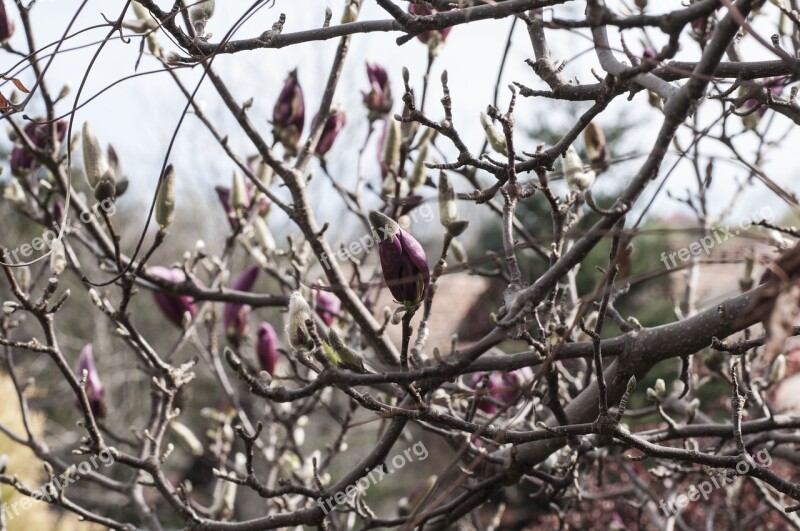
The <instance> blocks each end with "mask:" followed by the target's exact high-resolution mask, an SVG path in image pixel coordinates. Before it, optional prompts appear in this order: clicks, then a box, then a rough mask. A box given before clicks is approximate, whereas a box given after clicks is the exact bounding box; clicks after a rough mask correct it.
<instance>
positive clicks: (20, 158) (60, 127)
mask: <svg viewBox="0 0 800 531" xmlns="http://www.w3.org/2000/svg"><path fill="white" fill-rule="evenodd" d="M68 125H69V124H68V123H67V121H66V120H59V121H57V122H56V124H55V128H56V140H58V141H59V142H61V141H62V140H64V136H65V135H66V134H67V127H68ZM25 136H26V137H27V138H28V140H29V141H30V143H31V144H32V145H33V147H34V148H36V149H44V148H45V147H47V139H48V126H47V124H44V123H29V124H28V125H26V126H25ZM8 163H9V165H10V166H11V173H13V174H14V175H21V174H24V173H26V172H27V171H29V170H32V169H34V168H36V167H37V166H38V164H39V163H38V162H37V161H36V159H35V158H34V156H33V154H32V153H31V152H30V151H28V149H27V146H25V144H24V143H22V142H21V141H20V142H15V143H14V148H13V149H12V150H11V155H10V156H9V160H8Z"/></svg>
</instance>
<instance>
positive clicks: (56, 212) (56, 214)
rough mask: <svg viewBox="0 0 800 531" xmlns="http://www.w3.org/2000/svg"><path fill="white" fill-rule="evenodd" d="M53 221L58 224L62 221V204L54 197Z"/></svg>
mask: <svg viewBox="0 0 800 531" xmlns="http://www.w3.org/2000/svg"><path fill="white" fill-rule="evenodd" d="M53 221H55V222H56V223H58V224H61V222H62V221H64V204H63V203H62V202H61V200H60V199H56V200H55V201H54V202H53Z"/></svg>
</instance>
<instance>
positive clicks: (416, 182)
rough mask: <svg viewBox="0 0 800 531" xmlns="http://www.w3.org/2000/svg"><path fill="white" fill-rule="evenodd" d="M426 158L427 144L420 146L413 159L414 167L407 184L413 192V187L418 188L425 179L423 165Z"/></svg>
mask: <svg viewBox="0 0 800 531" xmlns="http://www.w3.org/2000/svg"><path fill="white" fill-rule="evenodd" d="M426 158H428V144H425V145H424V146H422V147H421V148H420V150H419V153H417V160H416V161H414V169H413V170H412V171H411V178H409V180H408V186H409V188H411V191H412V192H413V191H414V190H415V189H417V188H419V187H420V186H422V185H423V184H425V180H426V179H427V174H426V172H425V171H426V170H427V168H426V167H425V159H426Z"/></svg>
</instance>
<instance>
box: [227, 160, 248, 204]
mask: <svg viewBox="0 0 800 531" xmlns="http://www.w3.org/2000/svg"><path fill="white" fill-rule="evenodd" d="M248 203H249V202H248V200H247V186H246V185H245V184H244V175H242V174H241V172H239V170H234V171H233V185H232V186H231V206H232V207H233V209H234V210H235V211H236V213H237V214H239V213H241V211H242V209H243V208H247V206H248Z"/></svg>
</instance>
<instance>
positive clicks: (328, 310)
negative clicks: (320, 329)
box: [316, 290, 342, 326]
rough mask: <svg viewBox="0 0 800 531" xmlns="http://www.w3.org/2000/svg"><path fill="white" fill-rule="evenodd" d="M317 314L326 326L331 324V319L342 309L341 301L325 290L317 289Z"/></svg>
mask: <svg viewBox="0 0 800 531" xmlns="http://www.w3.org/2000/svg"><path fill="white" fill-rule="evenodd" d="M316 303H317V308H316V310H317V315H319V317H320V319H322V321H323V322H324V323H325V325H326V326H331V324H333V320H334V319H335V318H336V316H337V315H339V314H340V313H341V311H342V301H340V300H339V298H338V297H337V296H336V295H334V294H333V293H329V292H327V291H322V290H317V300H316Z"/></svg>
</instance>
